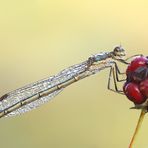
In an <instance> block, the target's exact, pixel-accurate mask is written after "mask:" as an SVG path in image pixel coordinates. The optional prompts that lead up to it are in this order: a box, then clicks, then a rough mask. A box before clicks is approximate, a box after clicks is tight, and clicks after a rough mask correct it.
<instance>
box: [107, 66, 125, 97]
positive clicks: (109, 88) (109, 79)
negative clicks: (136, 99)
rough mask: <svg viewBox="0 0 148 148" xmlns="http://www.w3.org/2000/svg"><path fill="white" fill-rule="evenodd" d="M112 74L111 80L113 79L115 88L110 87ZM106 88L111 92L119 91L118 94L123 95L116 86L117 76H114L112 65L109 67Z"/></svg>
mask: <svg viewBox="0 0 148 148" xmlns="http://www.w3.org/2000/svg"><path fill="white" fill-rule="evenodd" d="M112 76H113V81H114V86H115V89H112V88H111V77H112ZM107 88H108V90H110V91H113V92H116V93H119V94H122V95H124V93H123V91H122V90H119V89H118V86H117V78H116V75H115V71H114V67H113V66H111V67H110V72H109V77H108V86H107Z"/></svg>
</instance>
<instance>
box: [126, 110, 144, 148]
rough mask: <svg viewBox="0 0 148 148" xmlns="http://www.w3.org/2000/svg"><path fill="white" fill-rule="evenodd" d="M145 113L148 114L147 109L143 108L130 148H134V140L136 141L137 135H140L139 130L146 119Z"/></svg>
mask: <svg viewBox="0 0 148 148" xmlns="http://www.w3.org/2000/svg"><path fill="white" fill-rule="evenodd" d="M145 114H146V109H142V110H141V114H140V117H139V120H138V123H137V126H136V129H135V132H134V135H133V137H132V140H131V142H130V145H129V148H133V145H134V142H135V140H136V137H137V135H138V132H139V130H140V127H141V124H142V121H143V119H144V115H145Z"/></svg>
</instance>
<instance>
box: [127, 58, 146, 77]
mask: <svg viewBox="0 0 148 148" xmlns="http://www.w3.org/2000/svg"><path fill="white" fill-rule="evenodd" d="M147 64H148V58H146V57H144V56H138V57H136V58H134V59H133V60H132V61H131V63H130V64H129V65H128V67H127V70H126V74H127V75H128V73H130V72H134V71H135V70H136V69H137V68H138V67H141V66H146V65H147Z"/></svg>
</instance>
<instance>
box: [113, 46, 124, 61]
mask: <svg viewBox="0 0 148 148" xmlns="http://www.w3.org/2000/svg"><path fill="white" fill-rule="evenodd" d="M113 55H114V57H116V58H119V59H121V58H122V57H124V56H125V55H126V54H125V50H124V48H123V47H122V46H121V45H120V46H116V47H115V48H114V50H113Z"/></svg>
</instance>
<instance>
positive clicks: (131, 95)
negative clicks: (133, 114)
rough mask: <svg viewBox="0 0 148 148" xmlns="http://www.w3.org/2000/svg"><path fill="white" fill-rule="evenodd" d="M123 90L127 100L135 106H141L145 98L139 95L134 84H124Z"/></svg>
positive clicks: (137, 88)
mask: <svg viewBox="0 0 148 148" xmlns="http://www.w3.org/2000/svg"><path fill="white" fill-rule="evenodd" d="M123 90H124V93H125V95H126V96H127V98H128V99H129V100H131V101H132V102H134V103H135V104H141V103H143V102H144V101H145V100H146V98H145V97H144V96H143V95H142V94H141V92H140V90H139V87H138V85H137V84H136V83H133V82H130V83H127V84H125V86H123Z"/></svg>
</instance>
